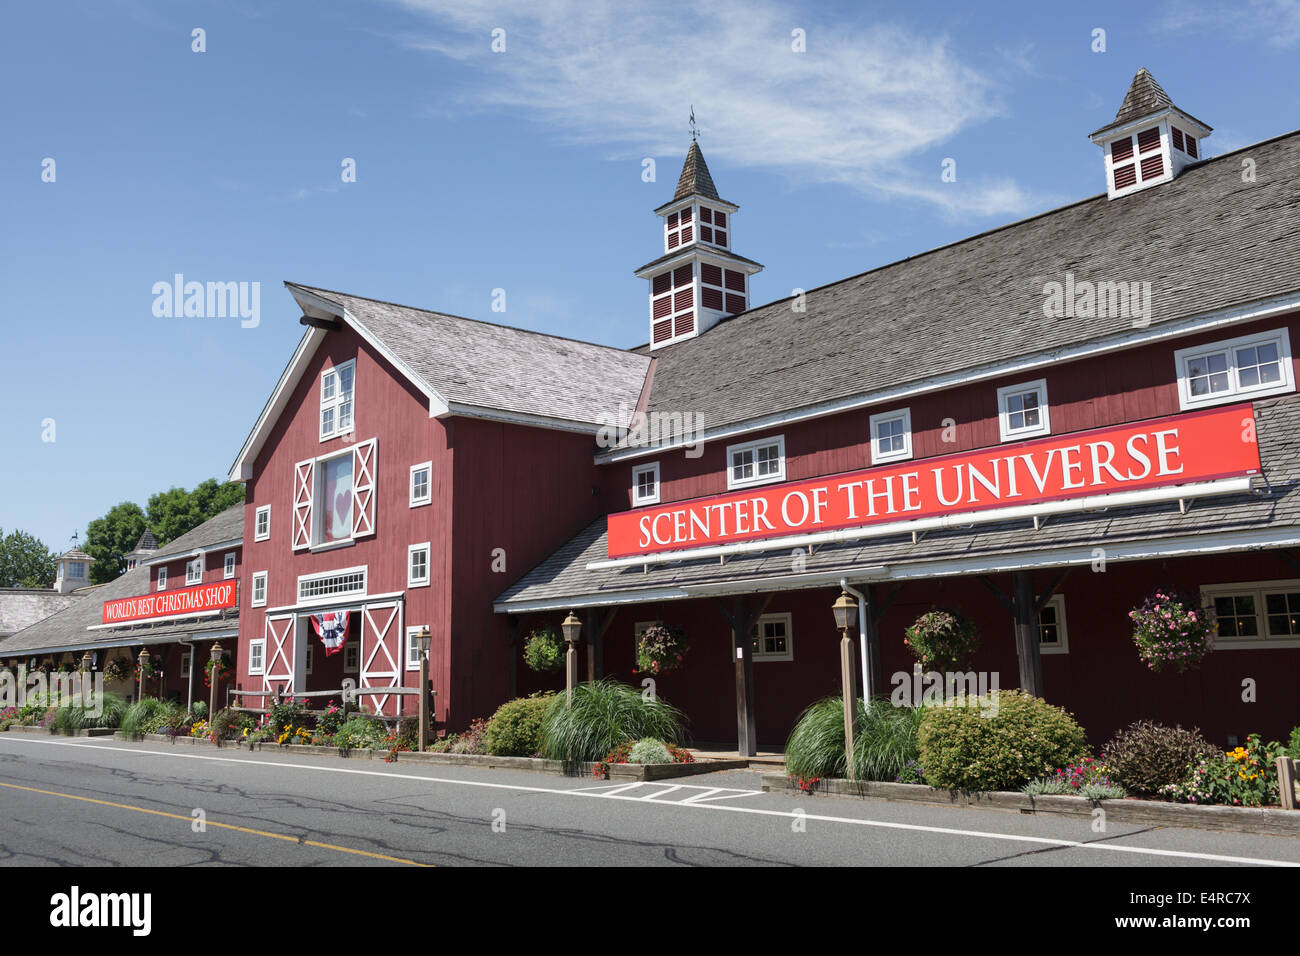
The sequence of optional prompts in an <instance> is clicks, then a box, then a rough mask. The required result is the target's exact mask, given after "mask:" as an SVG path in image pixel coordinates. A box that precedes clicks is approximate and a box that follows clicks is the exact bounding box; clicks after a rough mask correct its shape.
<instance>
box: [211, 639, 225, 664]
mask: <svg viewBox="0 0 1300 956" xmlns="http://www.w3.org/2000/svg"><path fill="white" fill-rule="evenodd" d="M221 653H222V651H221V645H220V644H213V645H212V652H211V653H210V654H209V655H208V660H210V661H212V663H214V664H218V665H219V664H220V663H221Z"/></svg>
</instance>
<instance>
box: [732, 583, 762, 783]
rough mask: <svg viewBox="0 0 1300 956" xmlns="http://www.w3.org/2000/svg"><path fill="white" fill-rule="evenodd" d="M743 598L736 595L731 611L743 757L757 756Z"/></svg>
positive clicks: (751, 655) (750, 654)
mask: <svg viewBox="0 0 1300 956" xmlns="http://www.w3.org/2000/svg"><path fill="white" fill-rule="evenodd" d="M745 603H746V602H745V599H744V597H742V596H737V597H736V599H735V601H734V602H733V605H732V611H731V643H732V647H733V649H734V650H735V653H736V737H737V747H736V750H737V752H738V753H739V755H740V756H742V757H754V756H757V755H758V727H757V724H756V722H755V718H754V653H753V645H752V644H751V643H750V640H749V628H748V626H747V625H748V624H749V620H748V618H747V616H746V614H745V611H746V607H745Z"/></svg>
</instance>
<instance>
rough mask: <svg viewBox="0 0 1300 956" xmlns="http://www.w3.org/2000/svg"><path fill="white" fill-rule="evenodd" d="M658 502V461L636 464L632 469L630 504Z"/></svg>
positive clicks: (654, 503)
mask: <svg viewBox="0 0 1300 956" xmlns="http://www.w3.org/2000/svg"><path fill="white" fill-rule="evenodd" d="M658 503H659V462H657V461H656V462H653V463H651V464H649V465H638V466H637V467H635V468H633V469H632V504H634V505H657V504H658Z"/></svg>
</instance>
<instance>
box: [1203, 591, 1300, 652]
mask: <svg viewBox="0 0 1300 956" xmlns="http://www.w3.org/2000/svg"><path fill="white" fill-rule="evenodd" d="M1201 604H1202V606H1204V607H1205V608H1207V609H1209V610H1211V611H1213V613H1214V619H1215V621H1216V623H1217V624H1218V626H1219V634H1218V638H1217V639H1216V641H1215V646H1216V648H1218V649H1220V650H1224V649H1227V648H1231V647H1247V648H1249V647H1255V648H1260V647H1298V646H1300V581H1298V580H1286V581H1249V582H1246V583H1242V584H1211V585H1206V586H1204V587H1202V588H1201Z"/></svg>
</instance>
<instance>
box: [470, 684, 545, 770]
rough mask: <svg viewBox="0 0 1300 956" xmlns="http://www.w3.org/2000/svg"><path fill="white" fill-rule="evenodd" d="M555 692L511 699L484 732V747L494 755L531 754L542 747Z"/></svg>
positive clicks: (522, 755) (493, 717) (513, 755)
mask: <svg viewBox="0 0 1300 956" xmlns="http://www.w3.org/2000/svg"><path fill="white" fill-rule="evenodd" d="M554 696H555V695H554V694H541V693H538V694H533V695H531V696H529V697H519V698H516V699H515V700H508V701H506V702H505V703H504V704H502V705H501V706H500V707H498V708H497V711H496V713H495V714H493V715H492V718H491V719H490V720H489V721H488V722H487V728H486V729H485V730H484V732H483V749H484V750H485V751H486V752H487V753H490V754H492V755H493V756H494V757H531V756H532V755H533V754H535V753H540V752H541V749H542V721H543V720H544V719H545V718H546V709H547V708H548V707H550V706H551V698H552V697H554Z"/></svg>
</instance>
